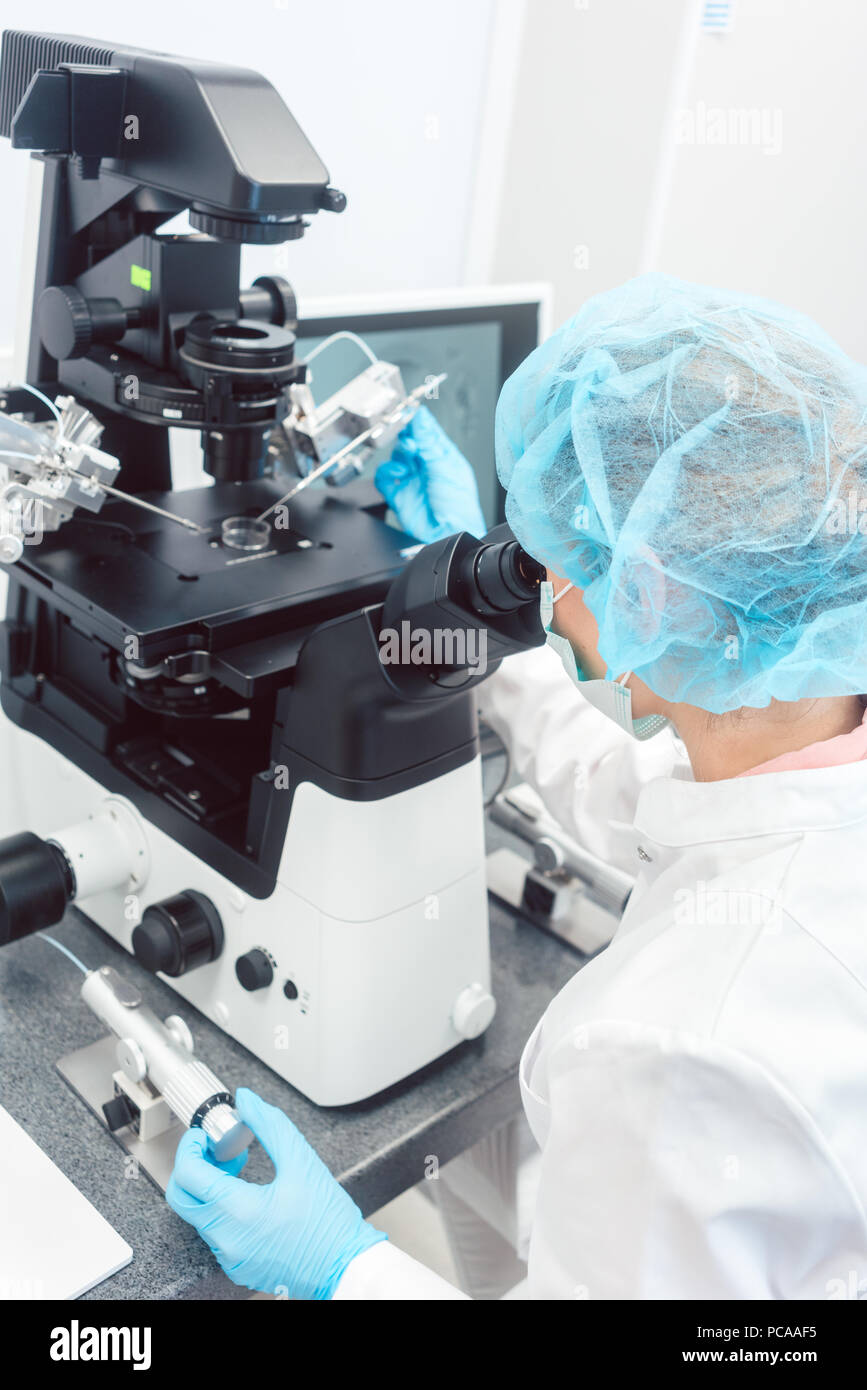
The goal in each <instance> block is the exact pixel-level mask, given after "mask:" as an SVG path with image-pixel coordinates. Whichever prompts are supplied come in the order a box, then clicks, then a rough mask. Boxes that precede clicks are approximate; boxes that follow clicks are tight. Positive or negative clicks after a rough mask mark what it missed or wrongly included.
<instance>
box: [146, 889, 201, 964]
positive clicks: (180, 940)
mask: <svg viewBox="0 0 867 1390" xmlns="http://www.w3.org/2000/svg"><path fill="white" fill-rule="evenodd" d="M132 949H133V951H134V953H135V958H136V960H137V961H139V962H140V964H141V965H143V966H144V968H145V970H150V971H151V972H152V973H153V974H156V972H157V971H158V970H160V971H162V973H163V974H164V975H172V976H177V975H185V974H186V972H187V971H188V970H195V969H196V967H197V966H199V965H207V964H208V962H209V961H212V960H216V959H217V956H218V955H219V954H220V952H221V951H222V949H223V923H222V922H221V920H220V914H219V912H218V911H217V909H216V908H215V907H214V904H213V903H212V902H211V900H210V898H206V897H205V895H204V893H196V892H195V891H194V890H193V889H192V888H189V889H187V891H186V892H185V893H179V894H178V895H177V897H176V898H165V899H164V900H163V901H162V902H161V903H154V904H153V906H152V907H149V908H146V909H145V913H144V915H143V917H142V919H141V922H140V923H139V925H138V926H137V927H136V929H135V931H134V932H133V934H132Z"/></svg>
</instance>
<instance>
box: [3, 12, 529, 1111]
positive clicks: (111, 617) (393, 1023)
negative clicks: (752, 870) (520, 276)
mask: <svg viewBox="0 0 867 1390" xmlns="http://www.w3.org/2000/svg"><path fill="white" fill-rule="evenodd" d="M84 110H87V111H88V112H89V113H90V119H89V120H88V121H84V122H83V121H82V120H81V119H80V117H81V112H82V111H84ZM64 112H65V113H66V114H65V116H64V114H63V113H64ZM131 115H134V116H135V117H136V122H135V123H133V124H132V126H130V122H129V120H128V118H129V117H130V116H131ZM129 128H132V129H133V130H134V133H135V139H134V140H127V131H128V129H129ZM0 134H6V135H9V134H11V136H12V140H13V144H16V145H19V146H23V147H25V148H30V149H34V150H37V151H42V152H43V153H42V154H41V155H39V156H38V157H40V158H41V159H42V160H43V162H44V164H45V179H44V184H43V204H42V223H41V230H40V240H39V251H38V255H37V282H36V294H35V300H34V324H33V331H32V335H31V344H30V357H29V362H30V365H29V383H30V385H32V386H35V387H37V388H38V389H39V390H41V392H42V393H43V395H46V396H47V397H48V398H49V399H51V398H52V397H53V396H54V395H56V394H57V392H58V390H62V391H63V392H65V393H71V394H72V395H73V396H74V398H75V399H76V400H77V401H80V402H82V403H83V404H84V405H85V406H86V407H87V409H88V410H89V411H90V412H91V413H92V415H93V416H94V418H95V419H97V420H98V421H99V423H100V424H101V425H102V426H103V427H104V434H103V436H102V438H101V440H100V441H99V442H100V448H101V449H102V450H103V451H104V452H105V453H106V454H107V455H110V456H115V457H116V458H117V459H118V461H119V463H120V465H121V470H120V475H119V478H118V488H120V489H122V490H123V491H125V492H127V493H128V494H130V495H131V496H133V497H135V498H137V499H140V500H141V502H146V503H147V505H148V506H149V507H150V508H151V510H150V511H147V510H143V509H142V507H141V506H137V505H133V503H132V502H126V501H124V500H123V497H121V496H117V495H112V496H110V497H108V498H107V500H105V502H104V504H103V505H102V507H101V509H100V511H99V515H98V516H92V515H89V514H88V515H81V514H78V513H76V514H75V515H73V516H72V517H71V519H69V520H66V521H64V523H63V524H62V525H61V526H60V527H59V529H57V530H56V531H53V532H52V533H51V534H50V535H46V536H45V537H44V538H43V539H42V540H41V542H40V543H39V544H36V545H25V546H24V547H23V553H22V555H21V557H20V559H19V560H18V562H17V563H15V564H14V565H9V566H5V567H4V568H5V569H6V571H7V574H8V584H9V593H8V599H7V606H6V617H5V619H4V620H3V622H2V623H0V705H2V711H3V716H4V718H5V720H6V721H8V723H7V724H6V727H5V730H4V733H5V736H6V737H5V742H6V743H8V744H9V745H10V752H9V758H8V760H7V766H6V769H5V774H6V775H5V786H6V789H7V791H8V789H10V788H14V797H7V805H6V809H5V814H6V816H7V817H8V823H6V824H0V833H2V834H3V835H4V836H6V837H7V838H6V839H5V840H4V841H3V844H2V845H0V944H2V943H3V941H4V940H10V939H15V938H17V937H19V936H22V935H25V934H27V933H28V932H30V931H34V930H38V929H40V927H43V926H46V925H50V924H51V922H53V921H57V920H59V915H62V911H63V909H64V907H65V906H66V905H68V904H69V903H74V904H75V906H76V907H77V908H80V909H81V910H82V911H83V912H84V913H85V914H86V915H87V916H88V917H90V918H91V919H92V920H93V921H94V922H96V923H97V924H98V925H99V926H100V927H102V928H103V929H104V930H105V931H107V932H108V933H109V934H110V935H111V936H112V937H114V939H115V940H117V941H118V942H119V943H120V944H121V945H122V946H124V947H125V948H126V949H128V950H131V951H133V952H134V953H135V955H136V957H137V959H138V960H139V961H140V962H141V963H142V964H143V965H145V966H146V967H147V968H148V969H150V970H152V971H154V972H156V973H160V974H161V975H162V977H163V978H164V979H166V980H167V981H168V982H169V983H170V984H171V985H172V986H173V988H174V989H176V990H177V992H178V993H179V994H180V995H181V996H182V997H183V998H185V999H187V1000H188V1001H189V1002H190V1003H191V1004H193V1005H194V1006H195V1007H196V1008H198V1009H199V1010H200V1011H201V1012H202V1013H204V1014H205V1015H207V1016H208V1017H209V1018H211V1019H212V1020H213V1021H214V1022H215V1023H217V1024H218V1025H219V1026H220V1027H221V1028H223V1029H225V1031H226V1032H228V1033H229V1034H231V1035H232V1036H233V1037H235V1038H236V1039H237V1040H238V1041H239V1042H241V1043H243V1044H244V1045H245V1046H246V1047H247V1048H249V1050H250V1051H251V1052H253V1053H254V1054H255V1055H257V1056H258V1057H260V1058H261V1059H262V1060H263V1061H264V1062H265V1063H266V1064H267V1065H268V1066H270V1067H271V1068H272V1069H273V1070H274V1071H275V1072H277V1073H278V1074H279V1075H281V1076H283V1077H285V1079H286V1080H287V1081H289V1082H291V1084H292V1085H294V1086H296V1087H297V1088H298V1089H299V1090H301V1091H302V1092H304V1093H305V1094H306V1095H308V1096H309V1097H310V1098H311V1099H312V1100H314V1101H316V1102H318V1103H319V1104H322V1105H346V1104H351V1103H353V1102H357V1101H360V1100H363V1099H364V1098H366V1097H368V1096H371V1095H373V1094H375V1093H377V1092H379V1091H382V1090H383V1089H385V1088H386V1087H388V1086H390V1085H392V1084H394V1083H396V1082H398V1081H400V1080H401V1079H403V1078H405V1077H407V1076H409V1075H411V1074H412V1073H413V1072H415V1071H417V1070H418V1069H419V1068H420V1067H423V1066H424V1065H426V1064H427V1063H429V1062H431V1061H433V1060H434V1059H435V1058H437V1057H439V1056H441V1055H442V1054H443V1053H445V1052H446V1051H448V1050H449V1049H450V1048H452V1047H454V1046H456V1045H457V1044H459V1043H460V1042H461V1041H462V1040H463V1039H466V1038H471V1037H475V1036H478V1035H479V1033H481V1032H482V1031H483V1030H484V1028H485V1027H486V1026H487V1024H488V1023H489V1022H490V1020H491V1017H492V1015H493V1008H494V1003H493V999H492V996H491V985H490V961H489V947H488V920H487V898H486V888H485V867H484V866H485V859H484V837H483V804H482V793H481V778H480V766H479V756H478V742H477V732H476V715H475V705H474V696H473V688H474V686H475V685H476V684H478V682H479V681H480V680H481V679H483V678H484V676H485V675H486V674H487V673H489V672H490V671H492V670H493V669H495V668H496V666H497V664H498V663H499V661H500V660H501V659H502V658H503V656H505V655H508V654H509V653H510V652H512V651H518V650H521V649H522V648H524V647H527V646H533V645H538V644H540V643H541V642H542V641H543V640H544V633H543V632H542V629H541V624H540V622H539V618H538V601H537V600H538V583H539V578H540V574H539V573H538V572H536V571H535V570H534V569H533V567H532V562H530V561H529V559H528V557H523V559H521V558H520V557H519V555H518V552H519V548H518V547H517V544H516V542H515V541H514V539H512V538H510V536H509V535H508V534H506V533H504V534H501V535H497V536H493V537H489V538H487V539H486V541H483V542H480V541H477V540H475V539H474V538H472V537H470V536H457V537H451V538H449V539H448V540H447V541H443V542H438V543H437V544H436V545H434V546H428V547H425V548H423V549H421V550H419V547H418V546H416V545H415V544H414V542H413V541H412V538H410V537H408V536H406V535H405V534H404V533H402V532H400V531H399V530H397V529H396V528H395V527H394V526H392V525H389V524H388V522H387V520H386V516H385V506H384V503H383V502H382V499H381V498H379V497H378V495H376V494H375V491H374V489H373V488H372V486H371V485H369V484H365V483H362V482H349V483H348V484H347V485H346V486H344V487H340V488H336V487H335V488H327V487H323V488H322V489H320V490H315V489H313V488H311V489H309V490H308V491H306V492H304V493H303V495H301V496H299V497H298V498H297V499H296V500H295V501H293V503H292V505H291V508H290V509H289V515H288V517H286V518H284V520H285V523H286V524H285V525H283V526H281V525H280V524H278V522H277V521H275V524H274V526H273V529H272V533H271V537H270V543H269V545H268V546H267V548H265V549H260V550H257V551H255V552H251V553H241V552H239V551H237V550H230V549H228V548H227V547H226V545H225V544H224V542H223V540H222V539H221V537H222V536H224V535H225V531H224V530H223V526H224V523H225V522H226V521H227V520H232V519H238V518H251V519H252V518H258V517H260V516H261V515H262V514H263V513H265V512H266V510H267V509H269V508H271V507H273V505H274V504H275V502H276V501H277V500H278V499H279V498H280V496H281V486H280V484H279V483H278V482H277V481H276V480H275V479H274V478H273V477H271V476H269V474H268V456H269V439H270V436H271V435H272V433H273V432H275V431H277V430H278V429H279V427H280V425H281V422H282V420H283V419H284V418H285V416H286V415H287V412H288V408H289V406H288V402H289V395H290V390H291V388H292V387H293V386H294V387H297V386H298V385H299V384H303V382H304V380H305V366H304V364H303V363H301V362H298V361H297V360H296V358H295V354H294V346H295V340H294V334H293V332H292V328H293V327H294V312H295V311H294V300H293V296H292V293H291V290H290V288H289V286H288V285H286V284H285V283H284V282H281V281H278V280H277V279H276V277H274V278H271V277H264V279H262V280H260V281H257V283H256V284H255V285H254V286H253V287H251V288H250V289H249V290H240V289H239V288H238V274H239V257H240V245H241V244H242V243H243V242H245V241H246V242H258V243H259V244H262V243H266V244H268V243H277V242H279V241H283V240H290V239H293V238H295V237H297V236H299V235H301V233H302V231H303V228H304V226H305V225H306V223H305V221H304V217H305V215H309V214H313V213H315V212H316V211H317V210H330V211H340V209H341V207H342V201H341V197H342V195H339V194H338V193H336V191H335V190H334V189H331V188H330V187H329V186H328V182H327V178H328V176H327V173H326V171H325V169H324V166H322V164H321V163H320V161H319V160H318V157H317V156H316V155H315V152H314V151H313V150H312V149H311V147H310V146H309V145H308V144H307V142H306V140H305V139H304V137H303V134H302V133H301V132H300V130H299V129H298V127H297V125H296V124H295V123H294V121H293V120H292V117H291V115H290V114H289V112H288V111H287V110H286V108H285V107H284V106H283V103H282V101H280V98H279V97H278V96H277V94H276V93H275V92H274V90H273V89H272V88H271V87H270V86H269V85H268V84H267V83H266V82H264V81H263V79H261V78H260V77H258V75H256V74H251V73H243V72H239V71H237V70H233V69H223V68H213V67H212V66H211V65H208V64H200V63H197V62H187V61H182V60H175V59H171V58H167V57H165V56H164V55H154V54H146V53H139V52H137V51H135V50H113V49H109V48H108V47H107V46H105V45H90V44H88V43H87V42H86V41H83V40H72V39H67V38H54V37H52V36H45V35H21V34H14V33H13V34H12V35H10V34H7V35H5V36H4V49H3V58H2V62H0ZM183 209H189V211H190V217H191V220H192V221H193V224H194V227H195V228H196V231H195V233H194V234H193V235H192V236H185V237H180V238H177V237H173V236H167V235H166V234H164V233H162V232H161V231H160V230H159V228H160V226H161V224H162V223H163V222H164V221H165V219H166V218H168V217H170V216H172V215H173V214H174V213H176V212H178V211H181V210H183ZM4 399H5V400H6V406H5V409H6V411H7V412H8V413H13V412H14V413H16V414H18V415H19V417H21V416H23V415H24V414H25V413H28V412H29V413H30V414H31V415H33V414H35V416H36V418H37V420H39V419H44V418H45V417H46V411H45V410H44V409H43V408H42V407H41V406H39V405H38V404H37V403H36V402H35V401H34V400H33V399H32V397H30V396H28V395H27V394H26V393H25V392H23V391H19V390H13V389H10V390H9V391H8V392H6V393H4ZM169 426H178V427H180V428H186V429H195V430H198V431H200V432H201V436H202V445H203V458H204V464H205V467H206V469H207V470H208V471H209V472H210V473H211V475H212V477H213V480H214V481H213V485H212V486H210V487H204V488H200V489H193V490H191V491H184V492H173V491H172V490H171V471H170V460H169V453H168V427H169ZM284 510H285V509H284ZM173 516H175V517H179V518H182V519H183V521H182V524H181V525H178V524H175V523H173V522H172V517H173ZM416 552H418V553H416ZM405 624H408V625H409V627H410V629H412V628H413V627H415V628H418V629H420V630H421V631H422V632H423V633H424V634H427V635H428V636H435V635H436V633H438V632H441V631H445V632H446V633H447V634H450V635H451V636H452V637H457V638H460V637H461V635H463V636H464V638H466V636H467V634H468V633H472V634H473V635H474V636H475V638H476V639H477V640H476V642H475V644H474V645H473V644H467V643H466V642H465V643H464V645H463V647H462V646H461V644H460V642H458V644H457V647H455V645H454V643H452V644H451V646H450V647H449V650H448V652H447V653H446V654H445V655H444V654H443V651H435V650H433V649H432V650H431V651H427V652H425V651H422V649H421V648H419V650H418V651H416V650H415V649H414V648H413V649H412V651H411V652H410V653H409V655H408V656H407V655H406V654H405V659H404V657H401V658H400V659H399V660H398V661H397V662H396V664H389V661H388V660H384V659H383V643H382V640H381V639H382V637H383V634H384V633H389V632H391V633H394V632H396V631H401V630H402V629H403V626H404V625H405ZM482 638H483V639H484V641H483V645H484V649H485V662H484V664H482V663H481V662H479V661H477V660H474V659H473V657H472V653H473V652H475V653H476V654H478V652H479V651H480V649H481V648H480V643H481V642H482ZM422 645H424V644H422ZM468 653H470V655H468ZM0 811H2V804H0Z"/></svg>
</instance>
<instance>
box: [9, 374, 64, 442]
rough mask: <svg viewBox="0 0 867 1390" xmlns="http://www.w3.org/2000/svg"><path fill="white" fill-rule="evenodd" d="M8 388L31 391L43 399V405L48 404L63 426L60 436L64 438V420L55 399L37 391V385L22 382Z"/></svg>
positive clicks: (59, 423) (39, 398) (32, 394)
mask: <svg viewBox="0 0 867 1390" xmlns="http://www.w3.org/2000/svg"><path fill="white" fill-rule="evenodd" d="M6 389H7V391H29V392H30V394H31V396H35V397H36V399H37V400H38V401H41V402H42V404H43V405H47V406H48V409H49V410H50V411H51V414H52V415H53V416H54V418H55V420H56V421H57V423H58V425H60V427H61V428H60V438H61V439H62V438H63V422H62V420H61V418H60V411H59V410H58V409H57V406H56V405H55V404H54V402H53V401H50V400H49V399H48V397H47V396H44V395H43V394H42V392H41V391H37V389H36V387H35V386H28V385H26V383H24V382H22V383H21V385H20V386H7V388H6Z"/></svg>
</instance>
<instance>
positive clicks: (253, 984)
mask: <svg viewBox="0 0 867 1390" xmlns="http://www.w3.org/2000/svg"><path fill="white" fill-rule="evenodd" d="M235 974H236V975H237V976H238V982H239V983H240V984H241V985H242V986H243V988H244V989H246V990H249V991H250V992H251V993H252V991H253V990H254V989H265V988H266V987H267V986H268V985H270V983H271V981H272V980H273V978H274V966H273V965H272V964H271V959H270V957H269V956H267V955H266V954H265V952H264V951H261V950H259V948H258V946H256V947H254V948H253V950H252V951H247V952H245V954H244V955H243V956H239V957H238V959H237V960H236V961H235Z"/></svg>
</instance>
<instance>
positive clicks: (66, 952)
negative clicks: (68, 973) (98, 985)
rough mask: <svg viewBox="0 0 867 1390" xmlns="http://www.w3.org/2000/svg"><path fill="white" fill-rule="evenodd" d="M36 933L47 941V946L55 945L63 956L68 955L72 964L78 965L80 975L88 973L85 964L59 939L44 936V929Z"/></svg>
mask: <svg viewBox="0 0 867 1390" xmlns="http://www.w3.org/2000/svg"><path fill="white" fill-rule="evenodd" d="M36 935H37V936H38V937H41V939H42V940H43V941H47V942H48V944H49V946H56V947H57V949H58V951H62V952H63V954H64V955H65V956H68V957H69V959H70V960H71V961H72V964H73V965H77V966H78V968H79V970H80V971H81V973H82V975H89V974H90V971H89V970H88V968H87V966H86V965H82V963H81V961H80V960H79V959H78V956H74V955H73V954H72V952H71V951H70V950H69V949H68V947H66V946H64V945H63V944H62V943H61V942H60V941H55V939H54V937H53V936H46V935H45V932H44V931H38V932H37V933H36Z"/></svg>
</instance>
